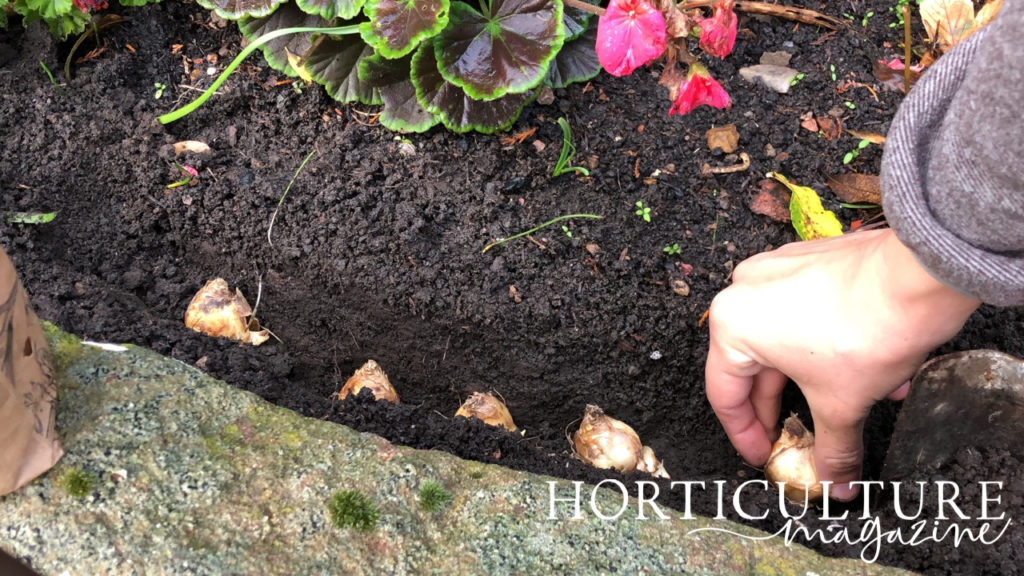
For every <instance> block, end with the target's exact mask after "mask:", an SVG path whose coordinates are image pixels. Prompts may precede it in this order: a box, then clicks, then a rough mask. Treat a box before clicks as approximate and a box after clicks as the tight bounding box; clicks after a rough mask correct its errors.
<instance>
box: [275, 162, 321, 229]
mask: <svg viewBox="0 0 1024 576" xmlns="http://www.w3.org/2000/svg"><path fill="white" fill-rule="evenodd" d="M313 154H316V148H313V149H312V150H310V151H309V154H306V157H305V158H304V159H303V160H302V163H301V164H299V168H298V169H297V170H296V171H295V173H294V174H292V179H291V180H290V181H289V182H288V186H286V187H285V189H284V194H281V197H280V198H278V200H277V206H276V207H275V208H274V213H273V214H271V215H270V224H269V225H268V226H267V244H270V247H271V248H273V247H274V242H273V241H272V240H271V239H270V232H271V231H273V230H274V221H275V220H277V213H278V212H279V211H280V210H281V205H282V204H284V199H285V197H286V196H288V191H289V190H291V189H292V184H295V179H296V178H298V177H299V172H302V169H303V168H305V167H306V163H307V162H309V159H310V158H312V157H313Z"/></svg>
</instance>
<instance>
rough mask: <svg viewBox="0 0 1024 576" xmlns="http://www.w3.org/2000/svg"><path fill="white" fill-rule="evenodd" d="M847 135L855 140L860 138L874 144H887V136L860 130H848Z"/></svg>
mask: <svg viewBox="0 0 1024 576" xmlns="http://www.w3.org/2000/svg"><path fill="white" fill-rule="evenodd" d="M846 133H847V134H849V135H850V136H853V137H854V138H860V139H861V140H867V141H868V142H871V143H872V144H879V145H881V144H885V136H883V135H881V134H876V133H874V132H861V131H860V130H849V129H847V130H846Z"/></svg>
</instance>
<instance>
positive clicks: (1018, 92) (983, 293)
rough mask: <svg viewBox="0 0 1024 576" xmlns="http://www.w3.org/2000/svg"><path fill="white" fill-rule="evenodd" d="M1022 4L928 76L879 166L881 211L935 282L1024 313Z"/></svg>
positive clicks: (901, 115)
mask: <svg viewBox="0 0 1024 576" xmlns="http://www.w3.org/2000/svg"><path fill="white" fill-rule="evenodd" d="M1022 96H1024V2H1007V3H1005V4H1003V8H1002V13H1001V14H1000V15H999V16H998V17H997V18H996V19H995V21H994V22H992V23H991V24H989V25H988V26H987V27H986V28H985V29H983V30H981V31H980V32H978V33H975V34H974V35H973V36H971V37H970V38H969V39H968V40H966V41H965V42H963V43H961V44H960V45H958V46H957V47H956V48H954V49H953V50H951V51H950V52H949V53H948V54H946V55H945V56H943V57H942V58H940V59H939V61H938V62H937V63H936V64H935V65H934V66H932V67H931V68H930V69H929V70H927V71H926V72H925V73H924V75H923V77H922V78H921V81H920V82H918V83H917V85H915V86H914V88H913V89H912V90H911V91H910V94H909V95H908V96H907V98H906V100H904V102H903V104H902V105H901V106H900V109H899V111H898V112H897V114H896V118H895V119H894V120H893V123H892V127H891V129H890V130H889V134H888V139H887V141H886V144H885V155H884V156H883V158H882V203H883V205H884V208H885V214H886V217H887V219H888V220H889V224H890V226H892V229H893V230H894V231H895V233H896V235H897V237H899V239H900V240H901V241H902V242H903V243H904V244H905V245H907V246H908V247H909V248H910V249H911V250H912V251H913V252H914V254H915V255H916V256H917V259H918V261H919V262H920V263H921V265H922V266H924V268H925V269H926V270H928V272H929V273H931V275H932V276H934V277H935V278H936V279H938V280H940V281H941V282H943V283H945V284H946V285H947V286H949V287H951V288H953V289H954V290H957V291H958V292H961V293H963V294H967V295H969V296H973V297H975V298H978V299H979V300H981V301H982V302H985V303H987V304H995V305H997V306H1020V305H1024V97H1022Z"/></svg>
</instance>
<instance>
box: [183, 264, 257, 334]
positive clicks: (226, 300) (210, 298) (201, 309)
mask: <svg viewBox="0 0 1024 576" xmlns="http://www.w3.org/2000/svg"><path fill="white" fill-rule="evenodd" d="M185 326H188V327H189V328H191V329H193V330H195V331H196V332H202V333H203V334H206V335H208V336H216V337H220V338H230V339H232V340H238V341H239V342H242V343H244V344H252V345H253V346H259V345H260V344H263V343H264V342H266V341H267V339H268V338H270V330H267V329H266V328H261V327H260V323H259V322H257V321H256V319H255V318H253V317H252V308H251V307H250V306H249V303H248V302H247V301H246V300H245V296H242V291H241V290H239V289H238V288H235V291H234V292H232V291H231V290H229V289H228V283H227V282H225V281H224V279H223V278H214V279H213V280H210V281H209V282H207V283H206V285H204V286H203V288H202V289H201V290H199V292H198V293H196V295H195V296H194V297H193V298H192V302H190V303H189V305H188V310H186V311H185Z"/></svg>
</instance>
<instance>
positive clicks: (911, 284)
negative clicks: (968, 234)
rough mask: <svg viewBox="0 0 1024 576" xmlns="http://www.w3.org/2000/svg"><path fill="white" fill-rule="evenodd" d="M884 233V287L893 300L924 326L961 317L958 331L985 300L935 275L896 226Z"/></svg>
mask: <svg viewBox="0 0 1024 576" xmlns="http://www.w3.org/2000/svg"><path fill="white" fill-rule="evenodd" d="M883 234H884V236H883V238H882V239H881V246H880V251H881V256H882V258H881V262H882V265H883V266H884V267H885V270H884V274H885V275H886V276H887V281H886V282H885V283H884V286H883V288H882V289H883V290H885V291H886V292H887V296H888V297H889V298H890V299H891V302H892V303H893V304H894V305H895V306H898V307H900V309H902V310H903V311H904V312H903V314H904V315H907V314H909V316H910V318H909V320H911V321H915V320H916V321H917V322H920V324H919V325H920V326H930V325H934V324H935V323H936V322H937V321H938V322H941V323H942V324H944V325H949V324H950V323H951V322H955V321H956V320H959V322H958V323H957V325H956V330H954V331H953V334H955V333H956V331H957V330H959V328H960V326H962V325H963V323H964V322H966V321H967V318H968V317H969V316H970V315H971V313H973V312H974V311H975V310H976V309H977V308H978V306H980V305H981V301H980V300H978V299H977V298H974V297H972V296H968V295H966V294H963V293H961V292H958V291H956V290H954V289H953V288H950V287H949V286H948V285H946V284H945V283H943V282H942V281H941V280H939V279H938V278H936V277H935V276H933V275H932V274H931V273H930V272H929V271H928V270H927V269H926V268H925V267H924V266H922V265H921V263H920V262H919V261H918V260H917V257H916V256H915V255H914V253H913V252H912V251H911V250H910V248H908V247H907V246H906V245H904V244H903V243H902V242H901V241H900V239H899V238H898V237H897V236H896V234H895V233H894V232H893V231H892V230H886V231H884V232H883ZM953 334H949V335H948V336H947V337H952V336H953Z"/></svg>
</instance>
